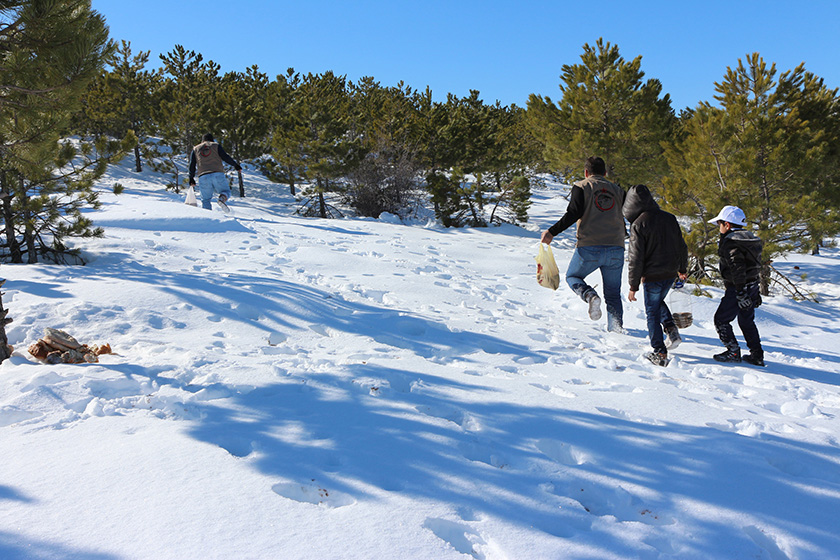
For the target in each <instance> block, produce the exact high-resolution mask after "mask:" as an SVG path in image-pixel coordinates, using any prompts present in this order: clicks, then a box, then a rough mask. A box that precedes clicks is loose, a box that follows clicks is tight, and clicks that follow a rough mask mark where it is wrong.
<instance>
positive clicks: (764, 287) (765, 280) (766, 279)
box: [758, 262, 772, 296]
mask: <svg viewBox="0 0 840 560" xmlns="http://www.w3.org/2000/svg"><path fill="white" fill-rule="evenodd" d="M770 265H771V263H769V262H768V263H762V265H761V274H760V276H759V278H758V283H759V289H760V290H761V295H763V296H769V295H770V273H771V272H772V267H771V266H770Z"/></svg>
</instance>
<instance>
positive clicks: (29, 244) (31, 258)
mask: <svg viewBox="0 0 840 560" xmlns="http://www.w3.org/2000/svg"><path fill="white" fill-rule="evenodd" d="M20 197H21V198H20V200H21V202H22V203H23V204H21V207H22V208H23V224H24V228H23V242H24V243H25V244H26V262H27V263H28V264H35V263H37V262H38V251H37V250H36V248H35V230H34V229H33V227H32V212H31V211H30V209H29V195H27V194H26V185H25V182H24V178H23V177H21V178H20Z"/></svg>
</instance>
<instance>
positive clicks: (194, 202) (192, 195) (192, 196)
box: [184, 186, 198, 206]
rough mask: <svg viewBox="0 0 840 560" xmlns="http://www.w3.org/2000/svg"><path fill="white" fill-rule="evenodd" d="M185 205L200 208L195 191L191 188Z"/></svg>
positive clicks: (188, 190)
mask: <svg viewBox="0 0 840 560" xmlns="http://www.w3.org/2000/svg"><path fill="white" fill-rule="evenodd" d="M184 204H189V205H190V206H198V200H197V199H196V198H195V189H194V188H192V186H190V188H189V189H187V199H186V200H185V201H184Z"/></svg>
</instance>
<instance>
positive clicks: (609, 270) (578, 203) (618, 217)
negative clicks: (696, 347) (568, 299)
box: [541, 157, 625, 333]
mask: <svg viewBox="0 0 840 560" xmlns="http://www.w3.org/2000/svg"><path fill="white" fill-rule="evenodd" d="M583 174H584V177H585V178H584V180H583V181H578V182H577V183H575V184H574V185H573V186H572V192H571V197H570V200H569V206H568V207H567V208H566V213H565V214H564V215H563V217H562V218H560V220H559V221H558V222H557V223H556V224H554V225H553V226H551V227H550V228H548V229H547V230H546V231H544V232H543V234H542V239H541V241H542V242H543V243H551V240H552V239H554V236H556V235H558V234H559V233H561V232H563V231H565V230H566V229H567V228H568V227H570V226H571V225H572V224H574V223H577V245H576V247H575V252H574V254H573V255H572V260H571V261H570V262H569V268H568V270H567V271H566V283H567V284H568V285H569V287H570V288H571V289H572V290H574V292H575V293H576V294H577V295H578V296H580V298H581V299H582V300H583V301H585V302H586V303H587V304H588V305H589V318H590V319H592V320H593V321H597V320H598V319H600V318H601V297H600V296H599V295H598V293H597V292H596V291H595V288H593V287H592V286H590V285H589V284H587V283H586V280H585V278H586V277H587V276H588V275H589V274H591V273H593V272H595V270H597V269H600V270H601V278H602V279H603V281H604V300H605V301H606V304H607V329H608V330H610V331H612V332H619V333H623V332H625V331H624V312H623V308H622V305H621V271H622V269H623V268H624V237H625V229H624V215H623V213H622V206H623V205H624V191H623V190H622V189H621V187H619V186H618V185H616V184H614V183H612V182H610V181H608V180H607V179H606V174H607V165H606V164H605V163H604V160H603V159H601V158H599V157H590V158H588V159H587V160H586V163H585V165H584V168H583Z"/></svg>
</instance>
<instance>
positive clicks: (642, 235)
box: [624, 185, 688, 292]
mask: <svg viewBox="0 0 840 560" xmlns="http://www.w3.org/2000/svg"><path fill="white" fill-rule="evenodd" d="M624 217H625V218H627V221H628V222H630V243H629V251H628V252H629V257H628V261H629V263H628V271H627V276H628V279H629V280H630V289H631V290H633V291H634V292H635V291H638V290H639V284H640V283H641V282H642V281H643V280H644V281H646V282H656V281H659V280H668V279H670V278H676V277H677V275H678V274H679V273H685V272H686V270H687V268H688V247H687V246H686V244H685V240H684V239H683V236H682V229H681V228H680V224H679V223H677V218H676V217H674V215H673V214H670V213H668V212H665V211H664V210H661V209H660V208H659V205H658V204H657V203H656V201H655V200H654V199H653V196H652V195H651V194H650V191H649V190H648V188H647V187H646V186H645V185H636V186H633V187H630V190H629V191H627V198H626V199H625V201H624Z"/></svg>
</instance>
